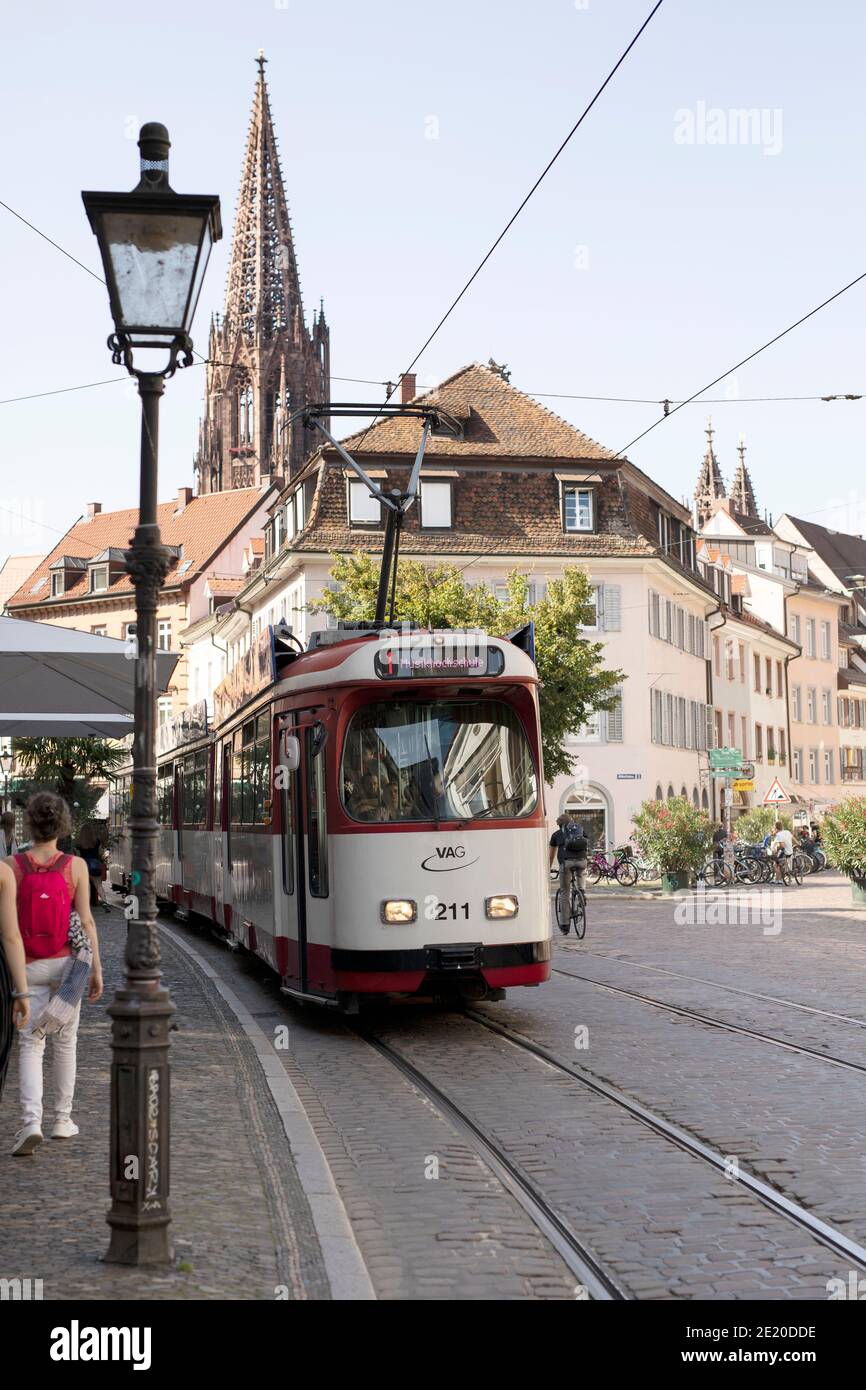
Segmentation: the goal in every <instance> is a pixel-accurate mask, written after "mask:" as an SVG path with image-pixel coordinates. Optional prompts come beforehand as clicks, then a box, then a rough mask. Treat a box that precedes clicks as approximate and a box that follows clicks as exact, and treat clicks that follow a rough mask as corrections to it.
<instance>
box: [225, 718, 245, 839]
mask: <svg viewBox="0 0 866 1390" xmlns="http://www.w3.org/2000/svg"><path fill="white" fill-rule="evenodd" d="M243 785H244V783H243V759H242V756H241V731H240V729H235V732H234V735H233V737H232V766H231V783H230V786H229V808H228V809H229V817H228V821H229V825H237V824H238V822H239V821H241V820H242V819H243V817H242V815H241V812H242V810H243V805H242V795H241V794H242V792H243Z"/></svg>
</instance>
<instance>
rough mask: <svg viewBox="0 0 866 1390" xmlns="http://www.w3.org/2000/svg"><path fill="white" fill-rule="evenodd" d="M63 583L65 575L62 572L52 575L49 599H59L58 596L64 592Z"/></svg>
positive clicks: (64, 585) (64, 584)
mask: <svg viewBox="0 0 866 1390" xmlns="http://www.w3.org/2000/svg"><path fill="white" fill-rule="evenodd" d="M65 581H66V576H65V574H64V573H63V570H60V572H59V573H58V574H52V576H51V597H52V598H59V596H60V595H61V594H62V593H63V591H64V589H65V587H66V583H65Z"/></svg>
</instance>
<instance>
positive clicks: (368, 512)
mask: <svg viewBox="0 0 866 1390" xmlns="http://www.w3.org/2000/svg"><path fill="white" fill-rule="evenodd" d="M346 486H347V488H348V492H349V525H350V526H381V525H382V504H381V503H380V501H379V499H378V497H374V496H373V494H372V493H371V492H370V490H369V488H368V487H367V485H366V483H360V482H359V483H352V482H350V483H347V484H346Z"/></svg>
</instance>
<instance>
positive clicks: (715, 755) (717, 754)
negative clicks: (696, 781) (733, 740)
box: [709, 748, 743, 770]
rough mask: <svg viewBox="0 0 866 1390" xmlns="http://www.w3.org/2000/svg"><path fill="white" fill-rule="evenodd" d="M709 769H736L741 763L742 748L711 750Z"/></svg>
mask: <svg viewBox="0 0 866 1390" xmlns="http://www.w3.org/2000/svg"><path fill="white" fill-rule="evenodd" d="M709 753H710V769H711V770H713V769H715V768H734V769H736V768H738V767H739V766H740V763H741V762H742V761H743V750H742V748H711V749H710V750H709Z"/></svg>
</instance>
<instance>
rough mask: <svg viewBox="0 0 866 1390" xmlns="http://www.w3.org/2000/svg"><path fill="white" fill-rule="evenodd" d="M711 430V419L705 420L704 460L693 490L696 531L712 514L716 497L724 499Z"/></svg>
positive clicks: (722, 484)
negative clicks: (705, 443)
mask: <svg viewBox="0 0 866 1390" xmlns="http://www.w3.org/2000/svg"><path fill="white" fill-rule="evenodd" d="M714 434H715V430H714V429H713V421H712V418H711V417H710V418H708V419H707V429H706V435H707V449H706V453H705V454H704V460H703V463H702V464H701V471H700V473H699V474H698V484H697V487H696V488H695V514H696V517H697V524H698V529H700V528H701V527H702V526H703V525H704V523H705V522H706V521H708V520H709V518H710V517H711V516H712V514H713V503H714V502H715V501H716V499H717V498H718V497H724V495H725V484H724V482H723V480H722V474H721V469H720V468H719V463H718V459H717V458H716V455H715V452H714V450H713V435H714Z"/></svg>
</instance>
